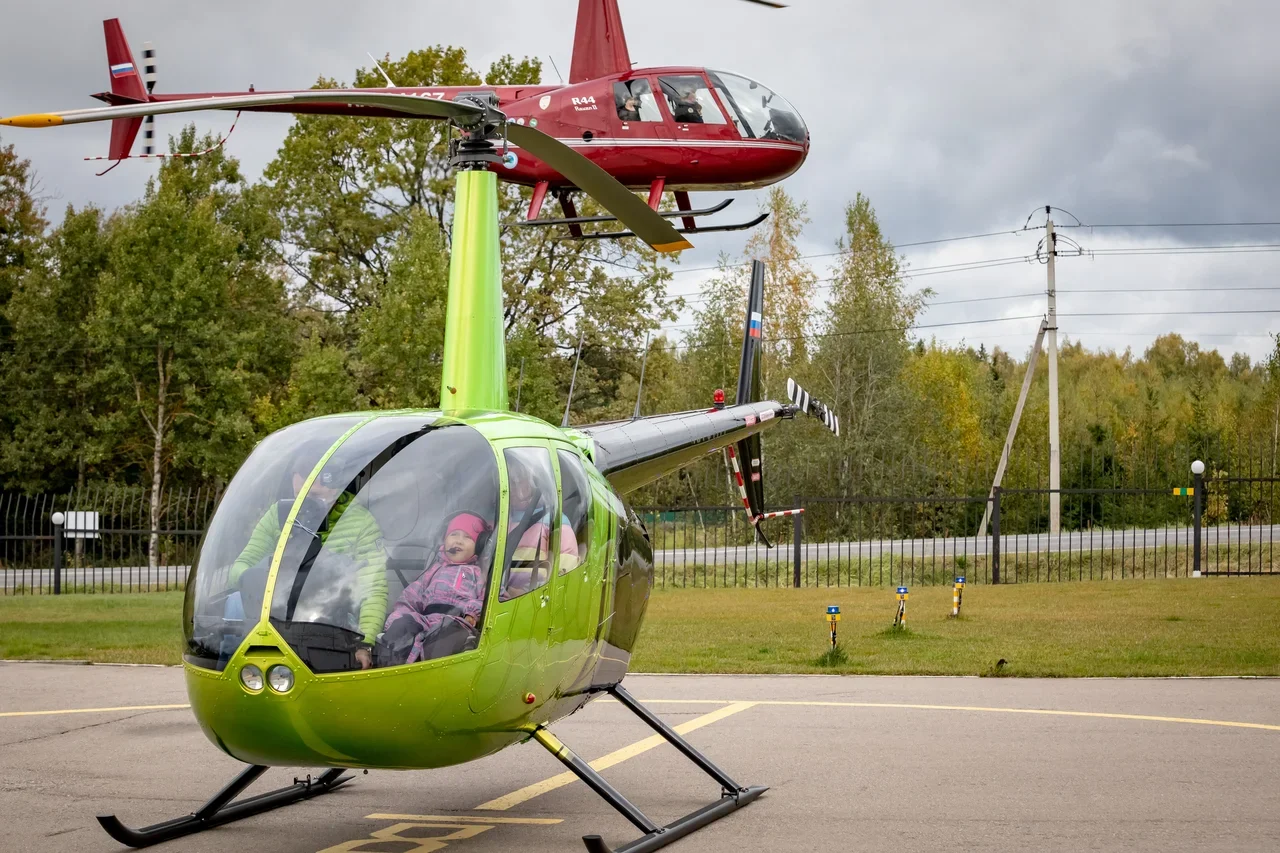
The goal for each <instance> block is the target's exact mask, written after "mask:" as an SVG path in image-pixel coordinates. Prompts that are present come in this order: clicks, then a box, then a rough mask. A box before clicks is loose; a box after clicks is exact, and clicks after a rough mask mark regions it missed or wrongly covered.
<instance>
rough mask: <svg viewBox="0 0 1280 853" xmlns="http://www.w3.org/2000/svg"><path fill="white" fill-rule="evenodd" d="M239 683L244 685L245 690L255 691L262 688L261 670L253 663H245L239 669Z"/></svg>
mask: <svg viewBox="0 0 1280 853" xmlns="http://www.w3.org/2000/svg"><path fill="white" fill-rule="evenodd" d="M240 683H241V684H243V685H244V689H245V690H248V691H250V692H252V693H257V692H258V691H259V690H261V689H262V670H260V669H258V667H257V666H255V665H254V664H251V663H247V664H245V665H244V667H243V668H242V669H241V670H240Z"/></svg>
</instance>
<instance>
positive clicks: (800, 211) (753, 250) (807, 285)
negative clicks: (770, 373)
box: [746, 186, 818, 372]
mask: <svg viewBox="0 0 1280 853" xmlns="http://www.w3.org/2000/svg"><path fill="white" fill-rule="evenodd" d="M760 207H761V211H762V212H767V213H768V214H769V218H768V219H766V220H765V221H764V224H763V225H761V226H758V227H757V228H756V230H755V231H754V232H753V233H752V235H751V238H750V239H749V240H748V241H747V249H746V255H747V257H748V258H755V259H758V260H761V261H764V264H765V268H766V275H765V298H764V304H765V316H766V318H768V325H769V328H770V329H771V330H772V331H771V333H770V334H769V338H771V339H772V343H771V346H770V349H771V350H772V353H773V356H774V358H775V359H776V360H777V364H778V365H779V366H780V367H783V368H784V369H791V372H794V368H797V367H802V366H803V365H804V364H805V362H806V360H807V359H808V352H809V345H808V336H809V335H810V334H811V333H812V332H813V324H812V316H813V297H814V294H815V292H816V289H817V281H818V277H817V275H816V274H815V273H814V271H813V267H811V266H809V264H808V262H807V261H805V260H804V256H803V254H802V253H801V251H800V246H799V240H800V235H801V234H802V233H803V232H804V226H806V225H808V224H809V216H808V207H809V206H808V205H807V204H805V203H803V202H797V201H796V200H795V199H793V198H792V197H791V196H790V195H789V194H788V193H787V191H786V190H785V189H783V188H782V187H781V186H775V187H773V188H772V189H770V190H769V196H768V198H767V199H766V200H765V201H764V202H763V203H762V204H761V205H760Z"/></svg>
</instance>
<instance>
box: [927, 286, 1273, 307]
mask: <svg viewBox="0 0 1280 853" xmlns="http://www.w3.org/2000/svg"><path fill="white" fill-rule="evenodd" d="M1276 289H1277V290H1280V288H1276ZM1058 292H1059V293H1062V292H1063V291H1061V290H1059V291H1058ZM1032 296H1044V291H1043V290H1033V291H1030V292H1029V293H1010V294H1009V295H1007V296H976V297H974V298H972V299H948V300H947V301H945V302H929V303H927V305H928V307H929V308H936V307H937V306H939V305H963V304H965V303H968V302H996V301H999V300H1003V299H1027V298H1029V297H1032Z"/></svg>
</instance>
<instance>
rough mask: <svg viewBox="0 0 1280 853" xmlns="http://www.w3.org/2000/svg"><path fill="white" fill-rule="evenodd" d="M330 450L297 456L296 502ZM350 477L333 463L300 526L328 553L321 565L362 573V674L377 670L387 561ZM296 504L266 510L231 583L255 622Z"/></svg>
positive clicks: (316, 485)
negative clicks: (333, 563)
mask: <svg viewBox="0 0 1280 853" xmlns="http://www.w3.org/2000/svg"><path fill="white" fill-rule="evenodd" d="M328 449H329V442H328V441H325V442H324V443H323V446H321V444H320V443H316V444H311V445H304V446H303V447H302V448H301V449H300V450H299V452H298V453H297V454H295V455H294V458H293V463H292V478H291V485H292V486H293V494H294V496H295V497H296V496H297V495H298V494H299V493H300V492H301V491H302V487H303V485H304V484H305V483H306V480H307V476H308V475H309V474H310V473H311V469H312V468H313V467H315V461H316V460H317V459H319V458H320V456H322V455H323V454H324V453H325V452H326V451H327V450H328ZM348 479H349V478H348V477H347V476H345V472H344V471H343V470H342V468H341V466H340V465H337V464H335V462H334V460H333V459H330V461H329V462H328V463H326V464H325V467H324V469H323V470H321V472H320V473H319V475H317V476H316V479H315V481H314V482H313V483H312V484H311V488H310V489H308V490H307V495H306V498H304V500H303V502H302V505H301V506H300V507H299V508H298V513H297V516H296V519H295V525H300V526H302V527H303V528H304V529H308V530H314V531H315V535H316V536H317V537H318V538H319V540H320V543H321V545H322V546H323V548H322V549H321V552H320V556H319V557H318V558H317V559H324V558H325V557H326V555H333V556H335V557H342V558H346V559H347V560H349V561H350V562H351V563H352V564H353V567H354V570H355V572H356V573H357V587H358V589H359V598H360V612H359V616H358V624H359V630H360V633H361V635H362V642H361V645H360V647H359V648H358V649H357V650H356V652H355V659H356V663H358V664H359V666H360V668H361V669H369V668H371V667H372V666H373V645H374V642H375V641H376V639H377V635H378V632H379V631H381V630H382V621H383V617H384V616H385V615H386V612H387V576H386V555H385V554H384V553H383V550H382V544H381V540H382V531H381V529H380V528H379V527H378V522H377V521H376V520H375V519H374V517H373V515H372V514H371V513H370V512H369V510H367V509H365V508H364V507H363V506H361V505H360V504H358V503H355V495H353V494H352V493H351V492H349V491H346V488H345V487H346V485H347V482H348ZM293 504H294V501H291V500H290V501H277V502H276V503H274V504H272V505H271V506H270V507H268V508H267V511H266V512H265V513H263V515H262V518H260V519H258V523H257V524H256V525H254V528H253V533H252V534H250V536H249V542H248V543H247V544H246V545H245V546H244V550H243V551H241V552H240V556H239V557H237V558H236V561H235V562H234V563H233V564H232V566H231V571H230V574H229V576H228V578H227V582H228V584H229V585H230V586H231V587H236V586H237V585H238V586H239V589H240V596H241V603H242V606H243V609H244V611H245V614H247V615H248V616H249V617H250V618H254V616H255V615H256V613H257V612H259V611H260V610H261V608H262V593H263V591H264V590H265V587H266V573H267V571H268V569H269V567H270V562H271V557H272V556H273V554H274V552H275V548H276V543H277V542H279V541H280V533H281V531H283V529H284V522H285V519H287V518H288V516H289V512H290V510H291V509H292V507H293Z"/></svg>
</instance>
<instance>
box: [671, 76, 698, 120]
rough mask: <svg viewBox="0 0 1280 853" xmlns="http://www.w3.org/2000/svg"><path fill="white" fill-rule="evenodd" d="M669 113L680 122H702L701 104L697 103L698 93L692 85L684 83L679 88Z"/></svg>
mask: <svg viewBox="0 0 1280 853" xmlns="http://www.w3.org/2000/svg"><path fill="white" fill-rule="evenodd" d="M671 115H672V117H673V118H675V120H676V121H678V122H680V123H681V124H702V104H700V103H698V94H697V91H696V89H695V88H694V87H693V86H690V85H689V84H687V83H686V84H684V85H682V86H681V87H680V88H679V90H678V91H677V92H676V100H675V103H674V104H673V105H672V107H671Z"/></svg>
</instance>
